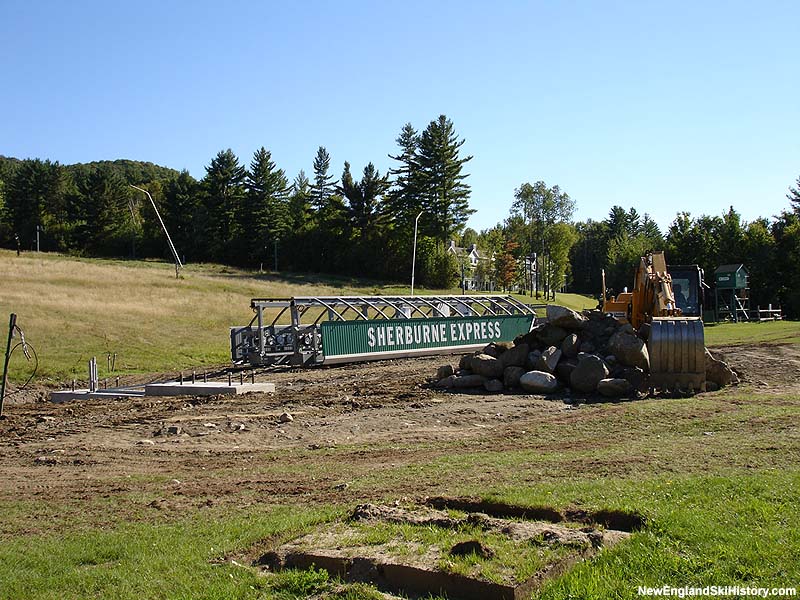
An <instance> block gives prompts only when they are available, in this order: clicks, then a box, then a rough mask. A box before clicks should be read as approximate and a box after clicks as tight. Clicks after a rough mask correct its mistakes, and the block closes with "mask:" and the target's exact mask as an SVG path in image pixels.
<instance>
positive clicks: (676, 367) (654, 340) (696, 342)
mask: <svg viewBox="0 0 800 600" xmlns="http://www.w3.org/2000/svg"><path fill="white" fill-rule="evenodd" d="M647 351H648V353H649V354H650V387H651V388H654V389H661V390H664V391H679V392H704V391H705V389H706V362H705V361H706V358H705V339H704V335H703V322H702V321H701V320H700V319H698V318H690V317H655V318H653V321H652V323H651V327H650V339H649V341H648V343H647Z"/></svg>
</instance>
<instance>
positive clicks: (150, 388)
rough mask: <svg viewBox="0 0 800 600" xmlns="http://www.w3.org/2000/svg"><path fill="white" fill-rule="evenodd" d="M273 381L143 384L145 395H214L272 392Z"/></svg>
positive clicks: (273, 387)
mask: <svg viewBox="0 0 800 600" xmlns="http://www.w3.org/2000/svg"><path fill="white" fill-rule="evenodd" d="M274 391H275V384H274V383H232V384H231V385H228V384H227V383H221V382H214V381H209V382H207V383H202V382H199V383H186V382H184V383H183V384H181V383H180V382H178V381H170V382H167V383H148V384H147V385H146V386H144V393H145V396H214V395H216V394H222V395H230V396H236V395H239V394H248V393H250V392H262V393H263V392H267V393H269V392H274Z"/></svg>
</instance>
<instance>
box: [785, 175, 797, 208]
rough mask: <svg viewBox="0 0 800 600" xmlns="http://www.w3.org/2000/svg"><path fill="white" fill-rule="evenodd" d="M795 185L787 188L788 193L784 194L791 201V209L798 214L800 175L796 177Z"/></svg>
mask: <svg viewBox="0 0 800 600" xmlns="http://www.w3.org/2000/svg"><path fill="white" fill-rule="evenodd" d="M795 185H797V187H796V188H793V187H790V188H789V193H788V194H786V198H787V199H788V200H789V202H790V203H791V205H792V210H794V212H796V213H797V214H800V177H798V178H797V183H796V184H795Z"/></svg>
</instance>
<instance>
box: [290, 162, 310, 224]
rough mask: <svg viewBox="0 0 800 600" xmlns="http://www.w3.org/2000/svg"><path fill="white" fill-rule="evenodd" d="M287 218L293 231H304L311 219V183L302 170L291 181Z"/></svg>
mask: <svg viewBox="0 0 800 600" xmlns="http://www.w3.org/2000/svg"><path fill="white" fill-rule="evenodd" d="M289 219H290V223H291V228H292V231H294V232H300V231H304V230H305V229H307V228H308V225H309V223H310V221H311V184H310V182H309V181H308V177H306V173H305V171H303V170H301V171H300V173H298V174H297V177H295V178H294V181H293V182H292V190H291V195H290V196H289Z"/></svg>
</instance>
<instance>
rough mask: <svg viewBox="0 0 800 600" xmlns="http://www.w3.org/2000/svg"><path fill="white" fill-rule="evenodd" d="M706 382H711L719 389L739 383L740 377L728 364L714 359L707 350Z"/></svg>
mask: <svg viewBox="0 0 800 600" xmlns="http://www.w3.org/2000/svg"><path fill="white" fill-rule="evenodd" d="M706 381H710V382H712V383H714V384H716V385H717V386H719V387H724V386H726V385H731V384H732V383H739V376H738V375H737V374H736V373H734V371H733V369H731V368H730V367H729V366H728V364H727V363H726V362H724V361H722V360H719V359H718V358H714V356H713V355H712V354H711V352H710V351H709V350H708V348H706Z"/></svg>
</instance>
